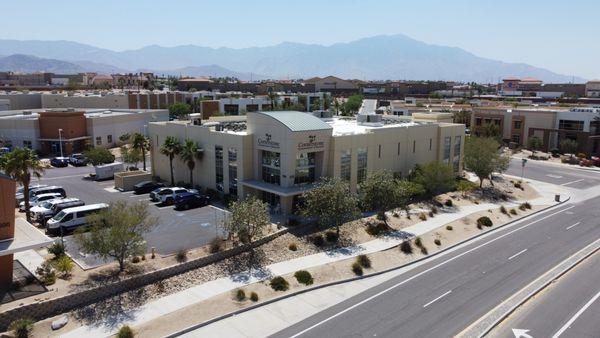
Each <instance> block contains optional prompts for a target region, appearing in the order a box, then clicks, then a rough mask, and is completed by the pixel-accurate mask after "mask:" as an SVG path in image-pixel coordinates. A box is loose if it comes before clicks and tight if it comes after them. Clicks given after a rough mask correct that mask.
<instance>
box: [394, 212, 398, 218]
mask: <svg viewBox="0 0 600 338" xmlns="http://www.w3.org/2000/svg"><path fill="white" fill-rule="evenodd" d="M392 216H394V217H396V218H400V214H399V213H397V212H394V213H393V214H392Z"/></svg>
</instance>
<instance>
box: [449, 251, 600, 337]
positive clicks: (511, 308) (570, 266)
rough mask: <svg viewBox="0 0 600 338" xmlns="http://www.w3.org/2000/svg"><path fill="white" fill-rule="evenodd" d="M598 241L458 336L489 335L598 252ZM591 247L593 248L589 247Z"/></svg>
mask: <svg viewBox="0 0 600 338" xmlns="http://www.w3.org/2000/svg"><path fill="white" fill-rule="evenodd" d="M598 241H599V240H596V241H594V242H592V243H590V244H588V245H586V246H585V247H584V248H583V249H581V250H579V251H577V252H576V253H574V254H572V255H571V256H569V257H568V258H567V259H565V260H564V261H562V262H560V263H558V264H557V265H556V266H554V267H553V268H551V269H550V270H548V271H546V272H545V273H544V274H543V275H541V276H540V277H538V278H536V279H535V280H534V281H532V282H531V283H529V284H528V285H526V286H525V287H524V288H522V289H521V290H519V291H517V293H515V294H514V295H513V296H511V297H509V298H508V299H506V300H505V301H503V302H502V303H500V304H499V305H498V306H496V307H495V308H494V309H492V310H490V311H489V312H488V313H486V314H485V315H483V316H482V317H481V318H479V319H477V320H476V321H475V322H473V323H472V324H471V325H469V326H468V327H467V328H466V329H465V330H463V332H461V333H459V334H458V335H457V336H456V337H460V338H471V337H476V338H481V337H483V336H485V335H487V334H488V333H489V332H490V331H492V330H493V329H494V328H495V327H496V326H498V324H500V323H501V322H502V321H503V320H504V319H506V318H507V317H508V316H510V315H511V314H512V313H513V312H514V311H515V310H516V309H517V308H519V307H520V306H522V305H523V304H525V303H526V302H527V301H528V300H529V299H531V298H532V297H533V296H535V295H537V294H538V293H539V292H541V291H542V290H544V289H545V288H546V287H548V285H550V284H551V283H552V282H554V281H556V280H557V279H559V278H560V277H562V276H563V275H565V274H566V273H568V272H569V271H571V270H572V269H573V268H574V267H576V266H577V265H579V264H580V263H581V262H583V261H584V260H585V259H587V258H588V257H590V256H591V255H593V254H595V253H596V252H598V250H600V243H599V242H598ZM590 247H591V248H592V249H589V248H590ZM586 251H589V252H586ZM579 255H583V256H581V257H578V258H576V260H575V261H574V262H570V263H567V264H568V265H567V266H565V267H561V265H562V264H563V263H564V262H566V261H569V260H571V259H573V257H576V256H579ZM556 269H558V270H559V271H554V270H556ZM544 279H545V280H544ZM541 280H544V281H542V282H540V281H541ZM536 283H541V285H539V286H537V287H534V289H533V290H531V291H529V292H527V294H525V295H523V296H521V297H520V298H519V299H515V300H512V298H513V297H518V296H519V293H521V292H525V291H526V290H527V288H529V287H532V286H533V285H534V284H536ZM511 301H514V304H512V305H510V306H508V309H506V310H505V311H504V312H502V313H501V314H499V316H498V317H497V318H496V319H493V321H492V322H491V323H490V324H488V325H487V326H485V327H483V329H481V330H479V329H478V326H479V325H484V324H483V323H485V321H486V319H487V318H486V317H493V316H494V312H495V311H501V310H502V307H503V306H507V305H508V303H510V302H511ZM469 331H474V332H469Z"/></svg>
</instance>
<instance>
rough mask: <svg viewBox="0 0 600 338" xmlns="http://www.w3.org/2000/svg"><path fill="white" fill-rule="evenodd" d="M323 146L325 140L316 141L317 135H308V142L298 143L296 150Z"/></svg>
mask: <svg viewBox="0 0 600 338" xmlns="http://www.w3.org/2000/svg"><path fill="white" fill-rule="evenodd" d="M323 147H325V142H323V141H317V136H315V135H310V136H308V142H299V143H298V150H306V149H321V148H323Z"/></svg>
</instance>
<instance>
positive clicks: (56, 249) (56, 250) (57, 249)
mask: <svg viewBox="0 0 600 338" xmlns="http://www.w3.org/2000/svg"><path fill="white" fill-rule="evenodd" d="M48 252H49V253H51V254H53V255H54V258H55V259H56V258H59V257H61V256H63V255H64V254H65V245H64V244H63V243H62V242H61V241H55V242H54V243H52V245H50V246H49V247H48Z"/></svg>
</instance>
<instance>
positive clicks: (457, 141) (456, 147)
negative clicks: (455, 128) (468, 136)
mask: <svg viewBox="0 0 600 338" xmlns="http://www.w3.org/2000/svg"><path fill="white" fill-rule="evenodd" d="M460 142H461V138H460V136H455V137H454V158H453V160H452V166H453V167H454V171H455V172H456V171H458V166H459V164H460Z"/></svg>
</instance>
